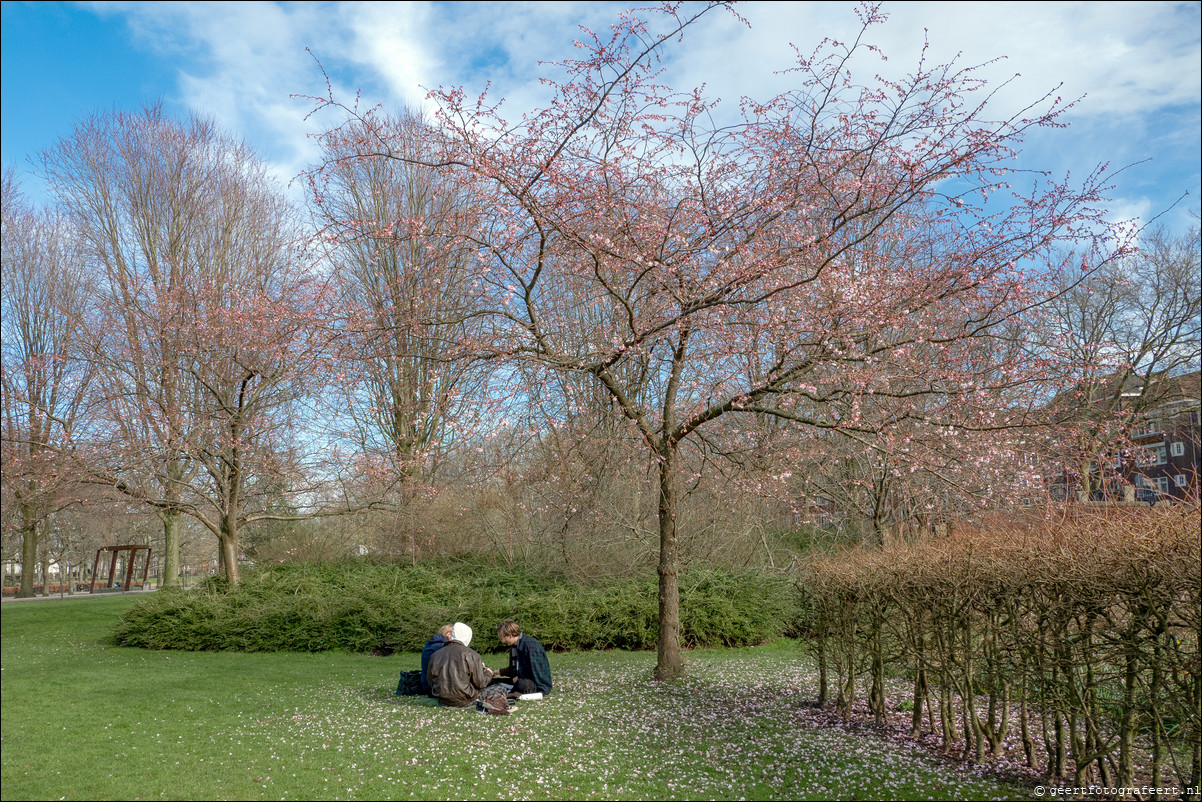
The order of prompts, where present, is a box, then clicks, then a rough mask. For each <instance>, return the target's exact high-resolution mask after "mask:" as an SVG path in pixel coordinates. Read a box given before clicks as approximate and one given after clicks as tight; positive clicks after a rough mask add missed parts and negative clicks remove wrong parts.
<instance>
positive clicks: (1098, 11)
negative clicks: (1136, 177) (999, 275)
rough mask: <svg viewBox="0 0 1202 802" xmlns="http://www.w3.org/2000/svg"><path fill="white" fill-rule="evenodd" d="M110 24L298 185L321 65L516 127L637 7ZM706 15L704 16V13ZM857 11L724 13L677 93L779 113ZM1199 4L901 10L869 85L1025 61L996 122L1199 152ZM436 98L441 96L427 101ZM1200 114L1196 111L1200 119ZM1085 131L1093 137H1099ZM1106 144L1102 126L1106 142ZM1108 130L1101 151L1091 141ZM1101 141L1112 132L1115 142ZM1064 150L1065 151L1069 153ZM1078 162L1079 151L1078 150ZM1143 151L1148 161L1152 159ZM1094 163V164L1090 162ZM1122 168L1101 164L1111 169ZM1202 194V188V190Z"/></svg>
mask: <svg viewBox="0 0 1202 802" xmlns="http://www.w3.org/2000/svg"><path fill="white" fill-rule="evenodd" d="M94 8H96V9H97V10H98V11H99V12H101V13H102V14H108V15H113V14H119V15H121V16H122V17H124V19H126V20H127V21H128V23H129V25H130V26H131V29H132V30H133V31H134V32H135V35H136V36H137V38H138V40H139V41H141V42H142V43H143V44H144V46H145V47H146V48H147V49H152V50H154V51H156V52H159V53H161V54H163V55H164V56H165V57H167V58H168V59H170V60H172V61H174V62H175V63H177V64H178V69H179V78H178V85H179V90H180V98H179V100H180V101H182V102H183V103H185V104H187V105H189V106H192V107H194V108H196V109H198V110H200V111H203V112H205V113H207V114H210V115H212V116H214V117H216V118H217V119H218V120H219V121H220V122H221V123H222V124H223V125H225V126H226V127H227V128H229V129H230V130H233V131H237V132H239V133H241V134H243V135H244V136H246V137H247V138H248V139H249V140H250V141H252V142H257V143H259V145H260V147H264V148H265V149H267V150H268V151H269V152H268V153H266V154H265V155H267V156H268V157H269V158H271V159H273V160H274V161H275V162H276V169H277V172H278V173H279V174H280V175H282V176H284V177H286V178H288V177H291V176H292V175H294V174H295V173H296V172H298V171H299V170H300V169H301V168H302V167H303V166H304V164H305V163H306V162H308V161H309V160H311V159H312V158H313V157H314V156H315V146H314V143H313V142H312V141H311V139H307V138H306V134H307V133H311V132H313V131H315V130H317V128H318V126H319V124H321V123H322V122H325V123H329V122H331V120H329V119H328V118H327V119H325V120H320V119H318V120H312V121H310V124H309V125H308V126H307V127H306V126H305V125H303V124H302V122H301V121H302V118H303V117H304V115H305V114H306V113H307V112H308V111H309V110H310V108H311V106H309V105H307V104H305V103H304V102H300V101H294V100H290V98H289V96H290V95H292V94H298V93H299V94H318V93H322V92H324V90H325V87H324V85H323V83H322V77H321V73H320V71H319V70H318V68H317V66H316V65H315V63H314V61H313V58H312V57H310V56H309V54H308V53H306V52H305V48H306V47H309V48H311V49H312V51H313V52H314V54H316V56H317V57H318V58H320V59H321V61H322V63H323V65H324V66H325V68H326V70H327V71H328V73H329V75H330V78H331V81H332V82H333V86H334V91H335V92H336V94H337V96H338V97H340V98H341V99H344V100H348V101H349V100H351V99H353V97H354V95H355V91H356V90H357V89H360V88H361V89H363V90H364V99H365V101H366V102H367V103H369V104H374V103H376V102H380V103H382V104H384V106H385V107H386V108H388V109H390V110H395V109H397V108H399V107H400V106H401V105H402V104H409V105H424V98H425V89H430V88H436V87H438V86H440V85H446V86H455V85H464V87H465V89H466V90H467V92H468V94H469V96H474V95H475V94H476V93H478V92H479V91H481V90H482V89H483V88H484V86H485V83H486V82H489V81H491V83H492V89H491V90H490V95H491V97H492V99H493V100H494V101H495V100H499V99H501V98H505V99H506V101H507V102H506V105H505V114H506V116H507V117H508V118H509V119H510V120H516V119H517V118H518V117H520V115H521V113H522V112H524V111H528V110H530V109H532V108H534V107H536V106H540V105H545V104H546V103H547V101H548V100H549V97H550V95H549V92H548V90H547V88H546V87H545V86H542V85H540V83H539V80H538V79H539V77H540V76H544V75H547V74H548V70H549V68H546V67H540V65H539V62H540V61H553V60H558V59H563V58H569V57H573V56H575V55H577V53H578V51H576V50H575V49H573V47H572V45H571V42H572V39H574V38H577V37H579V36H580V33H579V31H578V25H580V24H584V25H586V26H587V27H591V28H593V29H594V30H597V31H598V32H599V33H601V34H602V35H603V36H604V35H605V34H607V33H608V27H607V26H608V24H609V23H610V22H612V21H614V20H616V19H617V15H618V13H619V11H620V10H621V9H622V8H623V5H622V4H621V3H614V2H606V3H487V2H482V3H463V2H457V3H442V4H427V3H384V2H372V3H290V4H287V5H281V4H276V3H265V2H260V3H98V4H95V5H94ZM697 8H700V6H699V5H697V4H686V6H685V10H686V12H687V11H689V10H690V9H697ZM855 8H856V6H855V5H854V4H852V3H850V2H849V3H779V2H774V3H767V2H751V3H747V4H743V5H739V6H736V10H737V11H738V12H739V13H740V14H742V15H743V16H745V17H746V18H747V19H748V20H749V21H750V23H751V27H750V28H746V27H744V26H743V25H741V24H739V23H738V22H737V21H736V20H735V19H733V18H731V17H730V15H728V14H726V13H725V12H723V11H721V10H715V11H713V12H711V13H709V14H708V15H707V16H706V18H705V19H704V20H703V21H702V23H701V24H699V25H698V26H696V28H695V29H694V30H692V31H690V33H689V35H688V36H687V37H686V39H685V41H684V43H683V44H679V45H678V44H673V45H671V46H670V48H669V49H668V50H667V51H666V52H667V58H666V61H665V67H666V71H667V75H666V77H667V79H668V80H669V81H670V82H671V83H672V84H673V85H674V86H675V87H676V88H678V89H687V88H691V87H693V86H695V85H698V84H701V83H705V84H706V85H707V94H708V95H709V96H711V97H714V96H717V97H722V98H723V99H724V100H725V104H724V106H725V108H727V109H729V113H732V114H733V113H734V111H735V110H736V108H737V100H738V99H739V97H741V96H743V95H751V96H754V97H757V98H765V97H768V96H771V95H773V94H776V93H777V92H780V91H784V90H785V89H788V88H790V87H791V86H793V85H795V84H796V81H797V77H796V76H790V75H781V74H778V73H774V72H773V71H774V70H779V69H782V68H788V67H790V66H792V64H793V60H792V51H791V49H790V43H792V44H795V45H797V47H798V48H799V49H800V50H801V51H802V52H803V53H806V54H808V53H809V52H810V51H811V50H812V49H813V48H814V47H815V46H816V45H817V44H818V43H819V42H820V41H821V40H822V39H823V38H824V37H833V38H837V39H840V40H847V39H850V38H851V37H853V36H854V35H855V34H856V32H857V30H858V21H857V19H856V15H855V13H854V11H855ZM1199 8H1200V7H1199V4H1197V3H1189V2H1185V3H1177V2H1158V3H1133V2H1112V3H1094V2H1090V3H1029V2H1024V3H984V2H979V3H931V2H915V3H896V4H886V6H885V10H886V11H887V12H888V13H889V14H890V15H891V19H890V20H889V22H887V23H886V24H884V25H882V26H879V27H874V28H873V29H872V30H870V31H869V33H868V35H867V39H868V41H870V42H872V43H874V44H877V45H879V46H880V47H881V49H882V51H883V52H884V53H885V54H886V55H887V56H888V61H885V62H881V61H879V60H877V59H875V58H873V57H871V56H869V57H868V58H864V59H862V60H860V61H859V62H858V63H857V65H856V68H857V70H862V71H864V72H865V73H867V74H868V75H871V73H872V72H880V73H881V74H883V75H886V76H899V75H901V74H902V73H905V72H909V71H910V70H912V69H913V67H914V65H915V64H916V62H917V59H918V57H919V54H920V52H921V48H922V44H923V41H924V38H926V39H929V42H930V49H929V52H928V56H927V58H928V62H934V63H939V62H942V61H946V60H947V59H950V58H952V57H953V56H955V55H956V54H957V53H960V64H961V65H963V66H969V65H975V64H980V63H983V62H986V61H989V60H991V59H997V58H1000V57H1003V56H1007V57H1008V58H1006V59H1005V60H1002V61H998V62H996V63H993V64H990V65H988V66H987V67H985V68H983V75H985V76H986V77H988V78H989V79H990V83H991V86H997V84H998V83H1000V82H1002V81H1005V80H1006V79H1007V78H1009V77H1011V76H1013V75H1014V74H1016V73H1018V74H1020V77H1018V78H1016V79H1015V80H1014V81H1012V82H1011V83H1009V84H1007V85H1005V86H1002V87H1001V88H999V89H998V90H997V94H996V96H995V98H994V103H993V106H992V108H993V116H995V117H1004V116H1008V115H1010V114H1013V113H1014V112H1016V111H1017V110H1019V109H1020V108H1022V107H1023V106H1025V105H1026V104H1028V103H1029V102H1030V101H1031V100H1033V99H1037V98H1038V97H1040V96H1041V95H1042V94H1043V93H1045V92H1047V91H1049V90H1052V89H1053V88H1054V87H1056V86H1057V84H1059V83H1061V82H1063V84H1064V86H1063V89H1061V90H1060V91H1059V94H1060V95H1061V96H1062V97H1064V98H1065V99H1075V98H1078V97H1081V96H1085V97H1084V100H1083V101H1082V102H1081V103H1080V104H1079V105H1078V106H1077V107H1075V108H1074V109H1073V110H1072V112H1071V113H1070V115H1069V117H1070V118H1071V119H1073V120H1075V121H1076V123H1077V126H1078V128H1079V130H1078V131H1077V132H1075V133H1074V135H1081V136H1084V137H1085V138H1086V140H1088V139H1090V138H1091V137H1092V138H1093V140H1094V142H1095V144H1099V145H1105V144H1106V143H1105V142H1104V141H1103V140H1104V136H1112V135H1113V132H1114V131H1116V130H1118V129H1116V128H1115V126H1116V120H1122V121H1125V122H1123V123H1122V129H1121V130H1122V131H1123V132H1124V135H1125V136H1126V135H1128V134H1129V135H1130V136H1131V139H1130V140H1127V139H1124V140H1123V141H1121V142H1117V143H1114V144H1115V145H1117V146H1120V147H1121V148H1125V149H1127V150H1130V151H1133V152H1134V157H1133V159H1132V160H1135V159H1139V158H1143V156H1144V155H1147V151H1148V150H1150V149H1151V148H1152V146H1151V145H1150V144H1147V141H1146V140H1147V139H1148V138H1150V137H1157V138H1158V140H1159V142H1160V144H1161V145H1164V143H1166V142H1168V141H1169V140H1171V139H1172V136H1171V135H1168V134H1166V132H1165V131H1163V130H1157V129H1156V126H1157V125H1158V124H1160V122H1161V119H1160V118H1156V117H1155V115H1156V114H1158V113H1161V112H1163V111H1165V110H1170V109H1171V110H1175V111H1174V114H1176V115H1177V122H1178V123H1182V116H1184V122H1183V124H1184V126H1185V128H1187V129H1189V130H1187V131H1186V132H1185V133H1184V134H1182V136H1184V139H1185V142H1184V147H1186V148H1189V147H1191V145H1192V143H1196V141H1197V137H1196V129H1197V118H1198V112H1197V108H1198V105H1199V98H1200V97H1202V69H1200V65H1202V49H1200V45H1199V30H1200V27H1202V26H1200V23H1199ZM423 87H424V88H423ZM1182 109H1184V110H1185V111H1184V112H1182ZM1082 126H1083V127H1082ZM1091 126H1101V127H1098V128H1097V129H1096V130H1093V129H1091ZM1091 130H1093V133H1092V134H1091ZM1100 132H1104V134H1103V133H1100ZM1058 141H1060V140H1058ZM1060 147H1061V148H1062V149H1064V148H1063V146H1060ZM1141 148H1143V150H1141ZM1076 155H1078V156H1079V155H1080V154H1076ZM1108 155H1109V154H1107V153H1103V152H1099V154H1098V156H1097V157H1096V158H1095V159H1094V161H1105V160H1106V158H1107V157H1108ZM1195 181H1196V179H1195Z"/></svg>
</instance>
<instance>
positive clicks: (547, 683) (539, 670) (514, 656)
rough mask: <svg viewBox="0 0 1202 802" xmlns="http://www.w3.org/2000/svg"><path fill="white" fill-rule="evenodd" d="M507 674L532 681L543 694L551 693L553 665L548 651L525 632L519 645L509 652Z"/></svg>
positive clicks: (519, 639)
mask: <svg viewBox="0 0 1202 802" xmlns="http://www.w3.org/2000/svg"><path fill="white" fill-rule="evenodd" d="M505 673H507V674H510V675H511V676H513V677H516V678H517V679H528V680H530V681H531V682H533V683H534V685H535V686H536V687H537V688H538V690H539V691H540V692H541V693H550V692H551V664H550V663H549V662H548V661H547V650H546V649H544V648H543V645H542V644H541V643H539V642H538V639H537V638H535V637H533V636H531V635H527V634H526V633H524V632H523V633H522V636H521V637H520V638H518V642H517V645H516V646H514V647H513V648H512V649H510V650H509V670H508V671H506V672H505Z"/></svg>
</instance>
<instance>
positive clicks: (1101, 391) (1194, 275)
mask: <svg viewBox="0 0 1202 802" xmlns="http://www.w3.org/2000/svg"><path fill="white" fill-rule="evenodd" d="M1194 216H1195V220H1196V219H1197V214H1196V213H1195V215H1194ZM1200 270H1202V261H1200V240H1199V228H1198V225H1197V222H1195V224H1194V225H1193V226H1191V228H1190V229H1189V230H1188V231H1186V232H1185V233H1183V234H1178V235H1174V234H1172V233H1170V232H1168V231H1167V230H1165V229H1164V228H1162V227H1158V228H1155V229H1152V230H1151V231H1149V232H1147V233H1146V234H1145V235H1144V237H1143V238H1142V241H1141V242H1140V246H1139V248H1138V250H1137V251H1136V252H1135V253H1133V254H1131V255H1130V256H1128V257H1126V258H1124V259H1122V260H1120V261H1117V262H1113V263H1110V264H1106V265H1103V266H1101V267H1100V268H1099V269H1098V270H1096V271H1094V272H1092V273H1089V274H1088V275H1086V276H1085V277H1084V278H1081V279H1079V280H1075V281H1066V283H1065V284H1064V285H1063V286H1062V287H1061V289H1060V292H1059V293H1058V294H1057V296H1056V299H1055V302H1054V303H1053V304H1051V305H1050V306H1049V315H1048V320H1047V322H1046V328H1045V329H1044V330H1043V331H1042V332H1033V333H1032V338H1033V339H1034V340H1036V341H1038V342H1040V343H1041V346H1042V347H1045V348H1046V349H1048V350H1049V351H1050V350H1059V351H1060V352H1061V353H1063V354H1064V357H1063V358H1064V360H1065V365H1064V368H1065V376H1066V379H1065V384H1066V385H1070V386H1072V387H1074V388H1075V389H1074V390H1072V391H1070V392H1065V393H1062V394H1061V396H1060V397H1059V398H1058V399H1057V404H1056V408H1057V411H1056V414H1057V415H1059V416H1060V417H1061V418H1062V419H1065V420H1070V421H1076V422H1077V423H1078V424H1079V426H1080V437H1079V439H1078V445H1077V447H1076V448H1074V449H1072V454H1071V456H1072V457H1073V458H1075V459H1076V461H1077V462H1078V463H1079V466H1078V467H1077V468H1076V470H1075V473H1077V474H1078V475H1079V478H1080V482H1081V490H1082V492H1083V494H1085V495H1086V496H1088V495H1089V494H1090V492H1091V491H1092V490H1094V489H1095V488H1094V485H1095V484H1099V483H1104V482H1105V481H1106V477H1105V476H1104V475H1102V474H1101V473H1100V469H1101V468H1102V467H1103V466H1105V465H1106V464H1108V462H1109V458H1108V457H1107V454H1108V453H1109V454H1110V456H1113V452H1114V451H1116V450H1118V449H1121V448H1122V447H1123V444H1124V443H1125V441H1126V438H1127V437H1128V436H1129V435H1130V433H1131V429H1132V427H1133V426H1134V425H1135V423H1136V421H1137V420H1138V418H1139V417H1140V416H1141V415H1142V414H1143V413H1145V412H1147V411H1148V410H1150V409H1151V408H1153V407H1155V406H1156V405H1157V404H1158V403H1160V402H1161V401H1162V400H1163V394H1164V393H1165V392H1167V391H1168V390H1169V389H1170V388H1171V386H1172V385H1171V383H1170V382H1167V381H1164V380H1165V379H1168V378H1169V377H1174V376H1179V375H1181V374H1183V373H1187V372H1190V371H1196V370H1198V369H1199V363H1200V362H1202V289H1200V288H1199V284H1198V275H1199V271H1200ZM1040 334H1042V335H1044V336H1043V337H1040V336H1039V335H1040ZM1059 447H1060V448H1063V444H1061V445H1060V446H1059ZM1091 466H1092V469H1091Z"/></svg>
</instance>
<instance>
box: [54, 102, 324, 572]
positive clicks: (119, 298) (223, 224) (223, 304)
mask: <svg viewBox="0 0 1202 802" xmlns="http://www.w3.org/2000/svg"><path fill="white" fill-rule="evenodd" d="M41 163H42V170H43V174H44V175H45V177H46V180H47V183H48V185H49V188H50V189H51V191H52V192H53V194H54V195H55V196H56V198H57V199H58V201H59V203H60V204H61V206H62V208H63V209H64V210H65V212H66V213H67V214H68V215H69V217H70V219H71V221H72V223H73V225H74V226H75V229H76V230H77V232H78V235H79V237H80V239H81V241H82V244H83V246H84V247H85V249H86V252H87V257H88V261H89V264H90V265H91V267H92V270H93V280H94V283H95V295H96V305H97V314H96V325H95V326H94V328H93V329H92V337H91V341H90V348H89V354H88V356H89V359H90V360H91V362H92V364H93V365H94V366H95V368H96V369H97V372H98V382H99V389H100V396H101V398H102V404H103V409H104V414H105V418H106V437H105V439H104V441H103V442H101V443H98V444H97V449H96V453H95V454H94V455H93V465H94V467H95V476H96V477H97V480H98V481H105V482H107V483H109V484H111V485H112V486H114V487H116V488H117V489H119V490H120V491H121V492H123V493H125V494H126V495H127V496H129V497H130V498H133V499H137V500H139V501H140V502H142V503H145V504H147V505H149V506H151V507H152V508H153V509H154V510H155V511H156V512H157V514H158V515H159V517H160V519H161V520H162V523H163V535H164V543H165V559H164V584H165V585H166V586H171V585H176V584H178V581H179V580H178V573H179V525H180V516H181V515H183V514H189V515H192V516H194V517H196V518H197V519H198V520H200V521H201V522H202V523H204V525H205V526H206V527H207V528H208V529H210V531H212V532H213V533H214V534H215V535H216V536H217V538H218V540H219V542H220V544H221V553H222V555H223V558H224V562H225V570H226V573H227V576H228V577H229V578H230V579H231V580H233V581H236V580H237V530H238V527H239V526H240V525H241V524H242V523H245V522H246V520H247V514H248V513H247V501H248V496H247V493H248V492H249V489H250V486H251V478H252V477H256V478H258V479H260V480H263V481H268V482H269V483H270V480H268V476H273V475H274V470H275V468H278V467H279V466H281V465H283V464H286V463H288V462H289V460H288V459H284V458H281V457H280V455H281V454H283V453H286V452H288V448H287V447H286V446H285V445H282V444H281V443H280V438H281V437H282V436H283V433H286V432H287V431H288V430H289V429H288V421H287V420H286V414H285V412H284V410H289V411H294V410H292V408H291V407H290V404H291V403H292V401H293V400H295V398H296V396H297V394H298V392H300V391H298V389H297V388H299V387H302V386H303V385H305V384H306V382H311V381H317V380H319V379H320V375H321V374H320V371H319V370H317V369H316V368H315V367H314V364H313V362H312V361H310V360H313V359H314V354H315V347H314V344H315V340H314V339H313V338H311V337H309V334H310V333H311V332H312V331H313V329H314V328H315V326H314V325H313V323H312V317H313V315H314V311H315V309H316V308H317V306H318V305H320V303H321V302H320V301H319V300H318V297H319V296H320V289H319V288H316V287H315V286H313V284H312V282H310V281H309V277H308V276H307V275H306V269H307V266H306V265H305V263H304V261H303V259H301V258H299V256H300V254H298V253H297V252H295V251H294V250H293V243H294V242H295V241H297V239H298V232H297V231H296V230H295V228H294V222H293V218H292V213H291V211H290V209H289V208H288V206H287V204H286V203H285V202H284V201H283V200H282V196H281V192H280V190H279V189H278V188H277V187H276V186H275V185H274V184H273V183H272V182H271V181H270V180H269V179H268V177H267V176H266V174H265V171H264V168H263V166H262V165H261V164H260V162H259V161H258V159H257V158H256V157H255V155H254V154H253V153H252V152H251V151H250V150H249V149H248V148H247V147H246V146H245V145H244V144H242V143H241V142H240V141H238V140H236V139H234V138H232V137H230V136H228V135H227V134H225V133H223V132H221V131H220V130H218V129H217V127H216V126H215V124H214V123H213V122H212V121H210V120H207V119H204V118H201V117H198V116H195V115H193V116H191V117H189V118H188V119H187V120H185V121H182V122H177V121H175V120H172V119H170V118H168V117H167V116H165V115H164V113H163V111H162V109H161V108H160V107H159V106H157V105H156V106H149V107H146V108H144V109H143V110H142V111H140V112H138V113H128V112H121V111H114V112H108V113H104V114H98V115H93V116H91V117H88V118H86V119H84V120H83V121H81V122H80V123H79V124H77V126H76V128H75V130H74V132H73V133H72V134H71V135H70V136H69V137H67V138H65V139H63V140H62V141H60V142H59V144H58V145H57V146H56V147H55V148H53V149H51V150H49V151H47V152H45V153H44V154H42V160H41ZM269 452H270V453H271V454H273V456H271V457H269V456H268V453H269ZM269 468H270V470H269ZM259 512H260V513H263V511H261V510H260V511H259ZM264 514H266V513H264Z"/></svg>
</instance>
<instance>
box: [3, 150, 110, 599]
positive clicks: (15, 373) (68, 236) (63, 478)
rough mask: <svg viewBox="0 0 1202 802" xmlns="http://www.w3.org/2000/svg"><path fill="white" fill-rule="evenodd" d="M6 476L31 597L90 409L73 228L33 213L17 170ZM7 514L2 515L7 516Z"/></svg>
mask: <svg viewBox="0 0 1202 802" xmlns="http://www.w3.org/2000/svg"><path fill="white" fill-rule="evenodd" d="M3 226H4V228H3V296H4V313H3V324H2V325H3V335H2V339H0V342H2V343H3V363H2V365H0V388H2V392H3V396H2V402H0V403H2V406H3V441H2V445H3V449H2V454H3V458H2V459H3V468H4V470H3V482H4V497H5V507H6V508H8V507H9V505H10V503H11V505H12V508H13V512H14V513H15V515H14V516H13V517H12V518H11V525H12V527H13V528H14V529H15V530H16V531H17V532H18V533H19V536H20V539H21V588H20V591H19V595H21V596H32V595H33V578H34V573H35V567H36V564H37V555H38V545H39V542H40V541H41V539H42V536H43V535H44V534H45V531H46V527H47V524H48V522H49V520H50V519H51V517H52V516H53V514H54V513H55V512H56V511H57V510H59V509H62V508H63V507H64V506H67V505H70V504H71V503H72V500H73V493H72V487H73V485H74V483H75V480H74V479H73V472H72V471H71V470H70V469H69V468H68V465H69V462H70V457H71V453H72V452H73V450H74V446H75V443H76V437H77V436H78V434H79V429H80V427H81V425H82V423H83V416H84V415H86V413H87V407H86V401H87V392H88V389H89V383H90V380H91V377H92V370H91V366H90V365H88V364H87V363H84V362H81V361H79V360H78V359H77V358H76V356H77V354H78V346H79V343H80V340H81V339H82V338H83V336H84V330H85V328H84V322H85V313H86V302H87V286H86V282H85V277H84V273H83V270H82V267H83V265H82V260H81V258H80V253H79V250H78V248H77V243H76V240H75V238H74V236H73V233H72V232H71V231H70V230H69V229H68V228H67V226H66V223H65V221H64V220H63V219H61V218H60V217H59V216H57V215H54V214H52V213H49V212H35V211H34V210H33V209H31V208H30V207H29V206H28V205H27V204H26V203H25V202H24V200H23V198H22V197H21V195H20V188H19V187H18V186H17V183H16V179H15V177H14V174H13V173H12V172H11V171H6V172H5V174H4V187H3ZM6 517H7V516H6Z"/></svg>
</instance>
